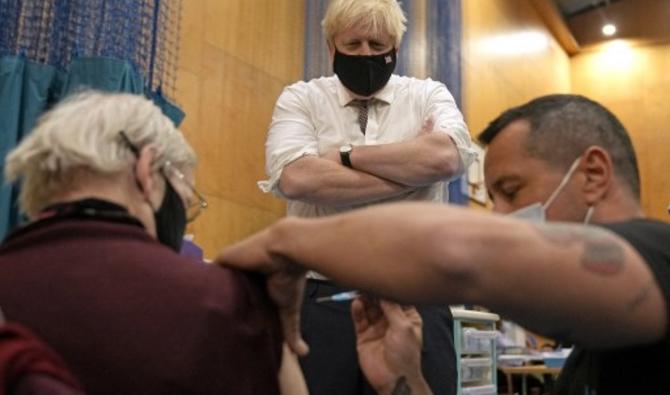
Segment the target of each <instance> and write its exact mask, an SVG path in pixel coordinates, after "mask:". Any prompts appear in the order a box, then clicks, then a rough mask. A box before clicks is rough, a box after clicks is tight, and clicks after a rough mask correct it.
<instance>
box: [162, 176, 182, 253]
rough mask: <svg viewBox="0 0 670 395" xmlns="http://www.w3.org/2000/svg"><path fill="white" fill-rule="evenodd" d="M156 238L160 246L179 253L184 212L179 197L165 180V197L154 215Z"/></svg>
mask: <svg viewBox="0 0 670 395" xmlns="http://www.w3.org/2000/svg"><path fill="white" fill-rule="evenodd" d="M154 220H155V221H156V237H157V239H158V241H159V242H160V243H161V244H164V245H166V246H168V247H170V248H171V249H172V250H173V251H175V252H177V253H178V252H179V251H180V250H181V244H182V241H183V238H184V232H185V231H186V210H185V208H184V202H182V200H181V197H180V196H179V194H178V193H177V191H175V189H174V188H173V187H172V184H170V181H168V179H167V177H166V178H165V195H163V201H162V203H161V206H160V207H159V208H158V210H157V211H156V212H155V213H154Z"/></svg>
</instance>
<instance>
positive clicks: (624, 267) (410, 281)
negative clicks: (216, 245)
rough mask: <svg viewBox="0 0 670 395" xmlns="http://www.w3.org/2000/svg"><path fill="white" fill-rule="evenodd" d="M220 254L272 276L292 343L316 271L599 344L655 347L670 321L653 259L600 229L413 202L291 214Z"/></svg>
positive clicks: (395, 295) (396, 296) (393, 295)
mask: <svg viewBox="0 0 670 395" xmlns="http://www.w3.org/2000/svg"><path fill="white" fill-rule="evenodd" d="M362 234H365V235H366V237H365V238H363V237H360V235H362ZM217 260H218V262H220V263H224V264H227V265H231V266H235V267H241V268H247V269H253V270H260V271H262V272H265V273H267V274H268V275H269V279H270V281H269V282H268V284H269V287H270V288H271V290H270V293H271V294H274V295H275V300H277V299H280V300H281V303H280V304H279V307H280V309H281V310H282V311H283V313H285V314H284V318H285V319H284V325H285V333H287V334H288V336H289V339H287V340H288V342H289V344H291V345H292V347H294V349H296V350H298V351H299V352H305V351H306V348H305V347H304V345H303V348H300V347H301V346H300V335H299V331H298V330H297V328H299V324H298V316H297V314H296V312H297V311H298V309H299V303H300V300H299V299H295V297H294V296H295V295H296V294H300V292H299V291H296V290H297V289H300V287H301V285H302V281H303V280H302V279H301V277H302V274H303V272H304V270H306V269H311V270H317V271H319V272H320V273H323V274H324V275H326V276H328V277H330V278H332V279H334V280H335V281H338V282H339V283H343V284H346V285H348V286H352V287H354V288H358V289H362V290H367V291H369V292H372V293H374V294H376V295H382V296H385V297H388V298H390V299H393V300H400V301H403V302H407V303H427V302H428V303H444V304H452V303H472V304H479V305H483V306H487V307H489V308H491V309H492V310H494V311H496V312H499V313H501V314H504V315H506V316H508V317H511V318H512V319H514V320H515V321H517V322H519V323H520V324H522V325H524V326H526V327H528V328H529V329H531V330H534V331H536V332H538V333H543V334H547V335H550V336H553V337H557V338H563V339H569V340H572V341H574V342H575V343H577V344H580V345H582V346H588V347H611V346H625V345H632V344H639V343H644V342H651V341H654V340H657V339H660V338H661V337H662V336H663V334H664V331H665V329H666V326H667V317H666V310H665V305H664V301H663V298H662V295H661V292H660V290H659V287H658V285H657V283H656V281H655V280H654V278H653V276H652V274H651V271H650V270H649V268H648V266H647V265H646V264H645V263H644V261H643V259H642V258H641V257H640V256H639V254H638V253H637V252H636V251H635V250H634V249H633V248H632V247H631V246H630V245H629V244H628V243H627V242H625V241H624V240H622V239H621V238H619V237H618V236H616V235H614V234H612V233H611V232H609V231H606V230H603V229H600V228H596V227H584V226H581V225H567V224H552V225H550V224H547V225H542V226H535V225H531V224H528V223H525V222H520V221H518V220H515V219H512V218H507V217H503V216H497V215H491V214H486V213H479V212H475V211H473V210H464V209H460V208H455V207H450V206H444V205H436V204H426V203H424V204H421V203H404V204H394V205H383V206H378V207H373V208H368V209H364V210H357V211H354V212H350V213H347V214H342V215H337V216H332V217H327V218H322V219H311V220H306V219H297V218H288V219H285V220H282V221H280V222H278V223H277V224H276V225H274V226H271V227H269V228H267V229H265V230H264V231H262V232H260V233H258V234H257V235H255V236H253V237H251V238H249V239H247V240H245V241H243V242H241V243H238V244H236V245H234V246H231V247H229V248H227V249H226V250H224V251H223V252H222V254H221V255H220V256H219V257H218V259H217ZM273 278H275V279H276V280H273ZM287 295H292V296H291V297H287ZM277 296H279V297H277Z"/></svg>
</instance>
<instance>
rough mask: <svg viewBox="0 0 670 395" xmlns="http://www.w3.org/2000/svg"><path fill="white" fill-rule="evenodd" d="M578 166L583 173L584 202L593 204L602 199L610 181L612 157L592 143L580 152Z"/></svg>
mask: <svg viewBox="0 0 670 395" xmlns="http://www.w3.org/2000/svg"><path fill="white" fill-rule="evenodd" d="M580 167H581V170H582V171H583V172H584V175H585V181H584V185H583V188H582V191H583V193H584V197H585V199H586V202H587V203H588V204H589V205H592V204H595V203H597V202H599V201H600V200H602V199H603V197H604V196H605V195H606V194H607V191H608V190H609V188H610V184H611V183H612V176H613V174H614V172H613V164H612V158H611V157H610V155H609V153H607V151H605V150H604V149H603V148H601V147H598V146H595V145H594V146H591V147H589V148H587V149H586V151H585V152H584V154H582V164H581V165H580Z"/></svg>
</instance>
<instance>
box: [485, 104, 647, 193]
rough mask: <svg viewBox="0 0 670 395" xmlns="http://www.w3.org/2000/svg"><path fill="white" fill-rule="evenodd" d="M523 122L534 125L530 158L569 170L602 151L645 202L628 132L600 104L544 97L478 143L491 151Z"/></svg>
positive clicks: (505, 118) (502, 119) (498, 123)
mask: <svg viewBox="0 0 670 395" xmlns="http://www.w3.org/2000/svg"><path fill="white" fill-rule="evenodd" d="M522 119H523V120H527V121H528V122H530V134H529V135H528V139H527V140H526V142H525V147H524V148H525V149H526V151H527V152H528V153H529V154H530V155H532V156H533V157H535V158H539V159H542V160H544V161H546V162H547V163H549V164H550V165H553V166H556V167H561V168H566V169H567V168H568V166H570V164H571V163H572V162H573V161H574V160H575V159H576V158H577V157H578V156H579V155H581V154H582V153H583V152H584V151H585V150H586V149H587V148H588V147H590V146H592V145H596V146H599V147H602V148H603V149H605V150H606V151H607V152H608V153H609V155H610V157H611V158H612V162H613V164H614V173H615V174H616V175H617V176H618V177H620V178H621V180H623V181H624V182H625V184H626V185H627V186H628V187H629V188H630V190H631V192H632V193H633V196H634V197H635V198H636V199H637V200H639V199H640V176H639V171H638V167H637V159H636V158H635V151H634V150H633V144H632V143H631V140H630V137H629V136H628V132H626V128H624V126H623V125H622V124H621V122H620V121H619V120H618V119H617V117H616V116H614V114H612V113H611V112H610V111H609V110H608V109H606V108H605V107H603V106H602V105H601V104H599V103H597V102H595V101H593V100H590V99H587V98H586V97H584V96H579V95H548V96H542V97H539V98H537V99H534V100H531V101H529V102H528V103H526V104H523V105H521V106H518V107H514V108H511V109H509V110H507V111H505V112H503V113H502V114H501V115H500V116H499V117H498V118H496V119H494V120H493V121H492V122H491V123H490V124H489V126H488V127H487V128H486V129H484V131H483V132H482V133H481V134H480V135H479V137H478V139H479V141H480V142H481V143H482V144H484V145H488V144H490V143H491V142H492V141H493V140H494V139H495V138H496V136H497V135H498V133H500V131H501V130H503V129H504V128H505V127H507V126H508V125H509V124H511V123H512V122H514V121H517V120H522Z"/></svg>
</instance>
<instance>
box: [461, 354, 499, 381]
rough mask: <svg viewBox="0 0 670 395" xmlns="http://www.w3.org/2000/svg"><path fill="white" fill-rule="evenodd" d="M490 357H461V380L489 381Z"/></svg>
mask: <svg viewBox="0 0 670 395" xmlns="http://www.w3.org/2000/svg"><path fill="white" fill-rule="evenodd" d="M491 362H492V361H491V358H461V382H463V383H472V382H478V381H488V382H491Z"/></svg>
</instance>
